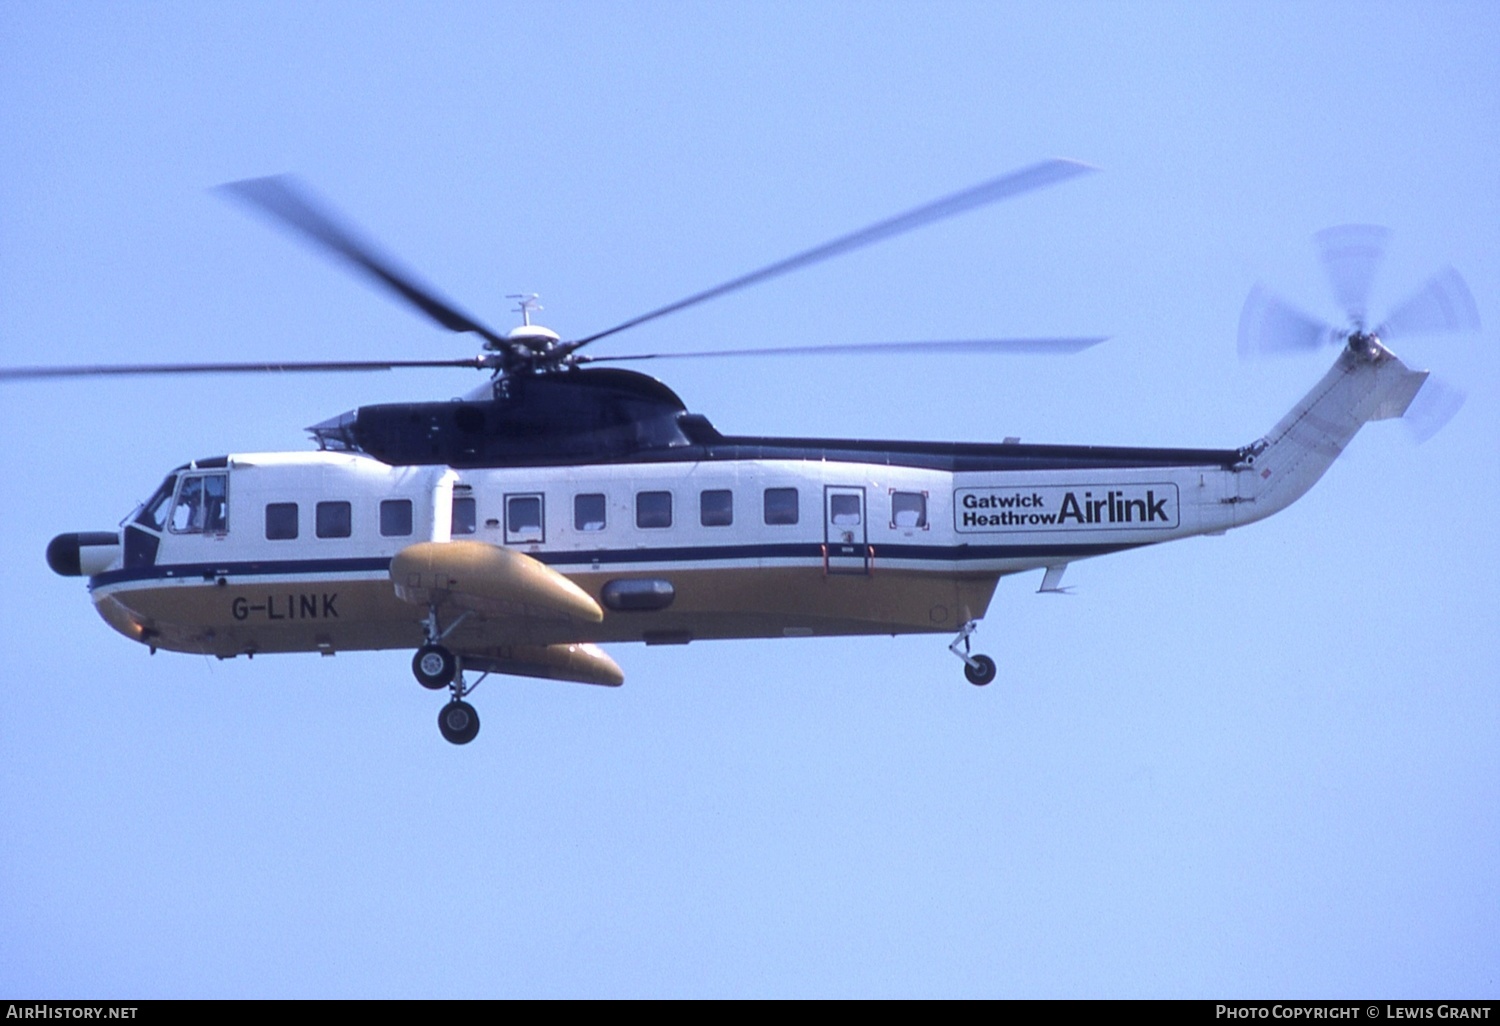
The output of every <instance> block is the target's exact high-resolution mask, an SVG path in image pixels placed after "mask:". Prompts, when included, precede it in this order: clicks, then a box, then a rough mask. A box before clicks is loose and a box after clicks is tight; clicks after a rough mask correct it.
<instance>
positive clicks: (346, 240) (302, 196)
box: [217, 175, 504, 346]
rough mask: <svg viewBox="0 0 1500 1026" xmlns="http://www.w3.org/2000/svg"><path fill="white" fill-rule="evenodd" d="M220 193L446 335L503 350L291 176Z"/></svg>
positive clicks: (480, 327)
mask: <svg viewBox="0 0 1500 1026" xmlns="http://www.w3.org/2000/svg"><path fill="white" fill-rule="evenodd" d="M217 191H218V192H220V193H222V194H224V195H226V196H230V197H232V198H234V199H237V200H239V201H241V202H242V203H245V204H247V205H249V206H251V207H253V208H255V209H256V210H258V211H260V212H261V213H263V214H265V215H267V216H269V217H271V218H272V219H274V220H276V221H278V222H280V223H281V224H283V225H285V226H286V227H288V228H291V229H293V230H295V231H297V232H299V233H301V234H302V235H303V236H305V237H306V238H308V239H310V240H311V241H313V242H315V243H317V244H318V245H319V246H321V247H323V248H324V249H326V250H327V251H329V252H330V253H332V254H333V255H335V256H337V257H340V258H342V259H343V260H345V261H347V262H349V263H350V264H352V265H354V267H355V268H356V269H357V270H359V271H361V272H363V273H364V274H365V275H367V276H368V277H370V278H373V279H374V280H375V281H376V282H378V283H380V284H381V285H383V286H384V287H385V288H387V289H389V290H390V291H392V292H394V293H395V294H396V295H398V296H400V297H401V298H402V299H404V300H406V302H408V303H409V304H411V305H412V306H414V307H416V308H417V309H418V310H420V311H422V313H424V314H426V315H427V316H428V317H429V318H431V319H432V320H434V321H436V322H437V323H438V324H440V325H442V326H443V327H445V328H447V329H448V330H449V331H472V332H474V333H475V334H477V335H480V336H481V337H483V338H485V339H488V340H489V341H491V342H494V343H496V344H498V345H501V346H503V345H504V343H503V341H502V340H501V338H500V337H499V336H498V335H496V334H495V332H493V331H491V330H490V329H489V328H487V327H485V326H484V325H483V324H481V323H480V322H479V321H477V320H475V319H474V318H473V317H470V316H469V315H468V314H466V313H464V312H463V311H461V310H459V309H458V307H456V306H454V305H453V304H452V303H451V302H449V301H448V300H446V299H443V298H442V297H440V296H439V295H438V294H437V293H436V292H435V291H433V290H432V289H431V288H429V287H427V286H426V285H422V284H419V283H418V282H417V279H416V276H415V275H413V274H411V273H410V272H408V271H405V270H402V269H400V268H399V266H398V265H397V264H396V263H395V261H393V260H391V259H390V258H389V257H386V256H385V255H384V254H382V253H380V252H379V250H378V249H377V248H376V246H375V245H374V244H373V243H371V242H368V241H365V240H363V239H361V238H360V237H359V236H358V234H357V233H356V232H355V231H354V230H353V229H352V228H349V227H346V226H344V225H342V224H340V223H339V221H338V220H337V218H335V217H334V216H333V214H332V213H330V212H329V211H328V210H327V209H326V208H323V207H322V206H320V205H319V204H318V203H317V202H316V201H314V200H313V199H312V197H311V196H309V195H308V194H307V192H306V191H305V190H304V189H302V188H300V187H299V186H298V185H297V182H296V180H295V179H294V178H292V177H291V176H290V175H274V176H272V177H270V178H247V179H245V180H244V181H239V182H229V183H227V184H225V185H221V186H219V187H218V190H217Z"/></svg>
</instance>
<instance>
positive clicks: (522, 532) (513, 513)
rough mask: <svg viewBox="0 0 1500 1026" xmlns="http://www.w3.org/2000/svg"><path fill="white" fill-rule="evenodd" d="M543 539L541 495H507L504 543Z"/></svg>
mask: <svg viewBox="0 0 1500 1026" xmlns="http://www.w3.org/2000/svg"><path fill="white" fill-rule="evenodd" d="M543 540H544V534H543V531H542V497H541V496H540V495H507V496H506V497H505V541H506V544H512V543H515V542H539V541H543Z"/></svg>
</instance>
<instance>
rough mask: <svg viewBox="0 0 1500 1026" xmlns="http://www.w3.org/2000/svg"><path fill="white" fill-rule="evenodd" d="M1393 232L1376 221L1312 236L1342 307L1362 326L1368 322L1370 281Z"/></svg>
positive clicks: (1344, 226) (1383, 255)
mask: <svg viewBox="0 0 1500 1026" xmlns="http://www.w3.org/2000/svg"><path fill="white" fill-rule="evenodd" d="M1390 236H1391V233H1390V231H1389V230H1388V229H1385V228H1381V227H1380V226H1378V225H1373V224H1345V225H1339V226H1338V227H1335V228H1325V229H1324V230H1323V231H1321V232H1318V233H1317V234H1316V235H1314V236H1313V239H1314V241H1315V242H1316V243H1317V246H1318V255H1319V257H1321V258H1322V260H1323V269H1324V270H1325V271H1326V272H1327V273H1328V283H1329V284H1330V285H1331V286H1332V287H1333V295H1334V298H1336V299H1337V300H1338V303H1339V308H1340V309H1342V310H1343V311H1344V312H1345V313H1347V314H1348V315H1349V318H1350V320H1352V321H1353V322H1354V323H1355V324H1356V325H1357V326H1359V327H1360V328H1363V327H1364V326H1365V306H1366V304H1367V303H1368V301H1369V298H1370V285H1371V283H1372V282H1374V280H1375V271H1376V270H1377V269H1378V268H1379V267H1380V261H1381V260H1382V259H1383V258H1384V257H1385V247H1386V243H1387V241H1389V239H1390Z"/></svg>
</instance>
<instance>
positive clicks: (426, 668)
mask: <svg viewBox="0 0 1500 1026" xmlns="http://www.w3.org/2000/svg"><path fill="white" fill-rule="evenodd" d="M468 615H469V614H468V613H464V614H463V615H462V616H460V617H459V618H458V619H457V620H454V621H453V622H452V623H451V624H449V625H448V629H447V630H441V629H439V626H438V616H437V607H436V606H431V607H429V608H428V611H427V620H426V622H425V623H424V624H423V631H424V633H425V635H426V637H427V643H426V644H425V645H423V646H422V647H421V648H419V649H417V654H416V655H414V656H412V660H411V672H412V675H413V676H414V677H416V678H417V683H418V684H420V685H422V686H423V687H424V688H427V689H429V690H432V691H441V690H442V689H443V688H447V689H448V692H449V694H450V696H451V697H450V698H449V699H448V704H447V705H445V706H443V708H442V709H441V710H439V711H438V730H440V731H441V732H442V734H443V738H444V739H445V740H447V741H449V742H451V743H452V744H455V745H466V744H468V743H469V742H470V741H472V740H474V738H475V737H476V736H477V735H478V734H479V713H477V712H475V711H474V707H473V706H472V705H470V704H469V703H468V702H465V701H464V697H465V696H466V695H468V694H469V693H470V692H471V691H473V690H474V689H475V688H476V687H478V686H479V681H482V680H484V678H485V677H486V676H489V675H488V674H484V675H483V676H481V677H480V678H479V680H476V681H475V682H474V683H473V684H466V683H465V682H464V671H463V664H462V663H461V662H460V660H459V658H458V656H456V655H454V654H453V651H452V650H451V649H449V648H448V647H447V646H446V645H444V644H443V639H444V638H446V637H447V636H448V635H449V634H452V633H453V630H454V628H456V627H457V626H458V625H459V624H461V623H463V622H464V619H465V618H466V617H467V616H468Z"/></svg>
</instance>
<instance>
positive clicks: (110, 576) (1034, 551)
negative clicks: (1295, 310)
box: [89, 542, 1141, 588]
mask: <svg viewBox="0 0 1500 1026" xmlns="http://www.w3.org/2000/svg"><path fill="white" fill-rule="evenodd" d="M1138 544H1141V543H1136V544H1125V545H1120V544H1112V545H879V546H876V547H875V556H876V558H877V559H878V560H880V561H882V562H889V561H904V560H923V561H928V562H946V563H953V564H955V568H958V567H962V566H963V565H965V564H972V563H976V562H982V561H987V560H999V559H1039V558H1048V559H1084V558H1086V557H1089V556H1103V555H1107V554H1109V553H1111V552H1121V551H1123V550H1125V549H1133V548H1136V547H1137V545H1138ZM527 555H529V556H531V557H532V558H534V559H536V560H538V561H540V562H542V563H546V564H547V565H549V566H554V567H557V568H558V569H559V570H564V571H566V570H570V569H574V570H576V569H592V568H593V567H594V566H595V565H596V564H597V565H598V566H600V567H604V566H606V565H608V566H629V565H632V564H640V563H696V562H736V561H745V560H764V559H809V560H811V559H822V558H823V546H822V545H821V544H818V543H816V542H795V543H782V544H775V545H705V546H696V547H681V548H662V549H593V550H587V551H579V552H533V553H527ZM390 566H391V559H390V557H389V556H377V557H373V558H372V557H361V558H350V559H284V560H283V559H278V560H247V561H244V562H224V563H171V564H165V565H162V566H143V567H130V568H127V569H123V570H109V571H106V572H105V573H102V574H97V575H96V576H94V577H92V578H90V579H89V587H90V588H96V587H103V586H108V585H112V584H123V583H126V582H130V581H151V580H164V581H165V580H172V581H179V580H191V579H193V578H199V579H202V580H204V581H212V580H215V579H217V578H220V577H269V576H296V575H299V574H305V575H308V576H312V575H320V574H340V573H345V574H348V573H359V574H366V573H385V572H388V571H389V570H390Z"/></svg>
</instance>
